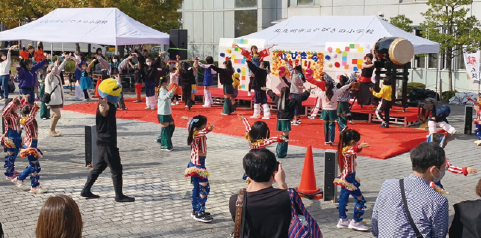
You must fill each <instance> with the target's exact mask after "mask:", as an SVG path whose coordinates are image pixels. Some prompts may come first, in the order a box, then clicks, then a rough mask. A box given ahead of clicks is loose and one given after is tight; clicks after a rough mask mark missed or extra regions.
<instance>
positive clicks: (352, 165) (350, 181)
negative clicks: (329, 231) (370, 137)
mask: <svg viewBox="0 0 481 238" xmlns="http://www.w3.org/2000/svg"><path fill="white" fill-rule="evenodd" d="M340 134H341V135H340V139H339V152H338V153H339V158H338V162H339V170H340V171H341V176H340V177H338V178H336V179H335V180H334V184H335V185H337V186H341V194H340V195H339V207H338V209H339V222H338V223H337V228H349V229H354V230H357V231H367V230H368V228H367V227H366V226H365V225H364V224H362V222H361V221H362V215H363V214H364V209H365V208H366V207H365V206H364V204H365V203H366V200H365V199H364V196H362V193H361V190H360V189H359V187H360V186H361V184H360V183H359V182H358V181H356V165H357V163H356V158H357V153H359V152H361V150H362V149H363V148H369V144H367V143H365V142H362V143H360V144H358V143H359V141H360V140H361V135H360V134H359V132H357V131H355V130H351V129H347V128H346V129H344V131H342V132H341V133H340ZM349 195H351V196H352V197H353V198H354V200H356V205H354V213H353V215H352V220H351V221H350V222H349V220H348V219H347V215H346V211H347V210H346V206H347V203H348V202H349Z"/></svg>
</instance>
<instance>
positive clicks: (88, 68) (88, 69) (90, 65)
mask: <svg viewBox="0 0 481 238" xmlns="http://www.w3.org/2000/svg"><path fill="white" fill-rule="evenodd" d="M95 61H97V59H93V60H92V62H90V64H89V66H88V67H87V72H90V68H92V65H94V63H95Z"/></svg>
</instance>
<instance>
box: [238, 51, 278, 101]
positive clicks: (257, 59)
mask: <svg viewBox="0 0 481 238" xmlns="http://www.w3.org/2000/svg"><path fill="white" fill-rule="evenodd" d="M274 46H275V45H272V46H271V47H269V48H266V49H264V50H262V51H261V52H258V51H259V49H258V48H257V46H256V45H252V46H251V50H250V52H249V51H247V50H246V49H245V48H242V47H240V46H239V45H237V44H234V45H233V47H238V48H239V49H241V50H242V52H241V54H242V55H243V56H244V57H246V58H247V59H248V60H250V61H252V63H253V64H254V65H255V66H256V67H260V66H261V62H262V61H264V58H265V57H267V56H269V50H270V49H271V48H272V47H274ZM254 78H255V71H252V70H251V69H249V79H250V81H249V91H247V95H248V96H249V97H250V96H251V90H252V88H254V93H255V80H254Z"/></svg>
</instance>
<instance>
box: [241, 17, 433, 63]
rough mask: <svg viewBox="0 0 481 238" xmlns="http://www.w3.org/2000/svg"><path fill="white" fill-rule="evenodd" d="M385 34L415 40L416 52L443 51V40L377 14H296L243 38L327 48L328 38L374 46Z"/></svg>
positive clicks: (281, 45)
mask: <svg viewBox="0 0 481 238" xmlns="http://www.w3.org/2000/svg"><path fill="white" fill-rule="evenodd" d="M382 37H402V38H405V39H408V40H409V41H411V43H412V44H413V45H414V53H415V54H424V53H439V43H436V42H433V41H430V40H427V39H424V38H421V37H418V36H415V35H413V34H411V33H408V32H405V31H403V30H401V29H399V28H397V27H395V26H393V25H391V24H389V23H388V22H386V21H384V20H382V19H380V18H379V17H377V16H295V17H291V18H289V19H287V20H285V21H282V22H280V23H278V24H276V25H274V26H271V27H269V28H266V29H264V30H262V31H259V32H255V33H252V34H250V35H246V36H243V37H239V38H242V39H258V40H265V41H266V46H269V45H272V44H277V46H275V47H274V49H289V50H325V45H326V42H353V43H354V42H359V43H368V44H370V46H373V45H374V43H376V41H377V40H379V39H380V38H382Z"/></svg>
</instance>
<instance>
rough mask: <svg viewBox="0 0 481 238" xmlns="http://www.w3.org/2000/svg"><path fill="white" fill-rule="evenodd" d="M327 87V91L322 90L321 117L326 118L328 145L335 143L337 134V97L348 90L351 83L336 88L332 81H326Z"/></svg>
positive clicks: (325, 138)
mask: <svg viewBox="0 0 481 238" xmlns="http://www.w3.org/2000/svg"><path fill="white" fill-rule="evenodd" d="M325 87H326V91H321V98H322V114H321V119H322V120H324V141H325V144H326V145H333V143H334V138H335V136H336V120H337V99H338V97H339V95H341V93H343V92H345V91H346V90H348V89H349V88H350V87H351V85H350V84H346V85H344V86H342V87H341V88H339V89H336V88H335V86H334V83H333V82H332V81H326V83H325Z"/></svg>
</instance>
